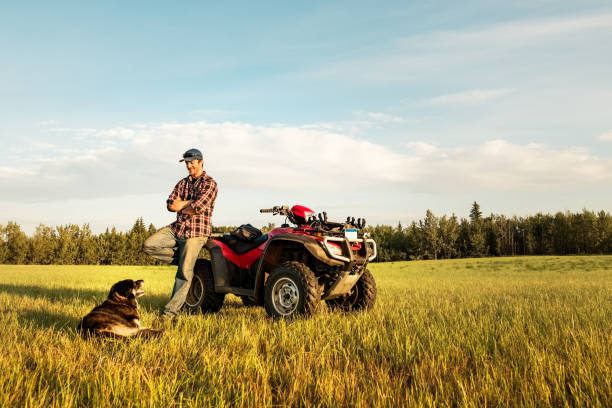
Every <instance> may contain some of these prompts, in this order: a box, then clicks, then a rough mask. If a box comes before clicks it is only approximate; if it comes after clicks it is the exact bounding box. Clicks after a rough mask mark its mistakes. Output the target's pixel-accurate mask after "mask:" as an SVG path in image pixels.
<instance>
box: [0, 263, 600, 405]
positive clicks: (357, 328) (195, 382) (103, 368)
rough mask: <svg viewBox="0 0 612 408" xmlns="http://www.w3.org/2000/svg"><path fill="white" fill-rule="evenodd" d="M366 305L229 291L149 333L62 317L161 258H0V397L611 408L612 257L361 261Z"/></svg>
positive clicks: (154, 296)
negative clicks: (351, 309)
mask: <svg viewBox="0 0 612 408" xmlns="http://www.w3.org/2000/svg"><path fill="white" fill-rule="evenodd" d="M371 270H372V271H373V273H374V276H375V278H376V281H377V285H378V301H377V303H376V307H375V308H374V310H372V311H371V312H369V313H355V314H344V313H338V312H333V313H332V312H329V311H327V310H325V308H323V311H322V312H321V313H319V314H317V315H315V316H313V317H312V318H310V319H299V320H295V321H292V322H284V321H280V322H276V321H272V320H271V319H269V318H268V317H267V315H266V314H265V312H264V310H263V308H245V307H243V306H242V305H241V303H240V301H239V299H238V298H236V297H233V296H228V297H227V298H226V303H225V305H224V307H223V309H222V311H221V312H220V313H219V314H217V315H211V316H184V317H182V318H181V319H180V320H179V322H178V324H177V325H176V326H175V327H173V328H171V329H169V330H167V332H166V335H165V336H164V337H163V338H162V339H160V340H155V341H146V340H142V339H133V340H130V341H102V342H97V341H85V340H83V339H81V338H80V336H78V334H77V332H76V330H75V327H76V325H77V323H78V321H79V319H80V318H81V317H82V316H84V315H85V314H86V313H87V312H89V311H90V310H91V308H93V306H94V305H96V304H98V303H100V302H102V300H103V299H104V298H105V296H106V294H107V291H108V289H109V288H110V286H111V285H112V284H113V283H114V282H115V281H117V280H120V279H123V278H134V279H137V278H142V279H144V280H145V284H146V287H145V288H146V289H147V295H146V296H145V297H143V298H141V302H140V304H141V312H142V315H143V321H144V323H145V325H146V324H150V323H151V321H152V320H153V319H154V317H155V315H156V314H157V311H158V310H159V309H160V308H161V307H162V306H163V305H164V304H165V302H166V301H167V299H168V296H169V293H170V291H171V287H172V284H173V278H174V270H173V269H172V268H169V267H119V266H117V267H114V266H112V267H104V266H9V265H0V319H1V325H2V330H1V331H0V355H1V357H0V406H2V407H8V406H24V407H37V406H40V407H43V406H44V407H49V406H92V407H116V406H160V407H169V406H193V407H199V406H219V407H235V406H301V405H306V406H309V405H322V406H351V407H352V406H363V407H370V406H406V405H407V406H473V407H482V406H502V407H506V406H602V407H605V406H608V407H609V406H612V391H611V390H612V374H611V373H612V337H611V333H612V257H611V256H597V257H595V256H594V257H520V258H496V259H466V260H449V261H419V262H396V263H386V264H374V265H372V266H371Z"/></svg>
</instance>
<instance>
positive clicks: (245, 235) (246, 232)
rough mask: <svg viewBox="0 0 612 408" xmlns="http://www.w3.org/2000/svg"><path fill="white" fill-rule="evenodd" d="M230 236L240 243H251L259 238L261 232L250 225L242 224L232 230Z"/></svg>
mask: <svg viewBox="0 0 612 408" xmlns="http://www.w3.org/2000/svg"><path fill="white" fill-rule="evenodd" d="M231 234H232V235H233V236H234V237H236V238H237V239H239V240H241V241H253V240H254V239H256V238H258V237H260V236H261V231H260V230H258V229H257V228H255V227H254V226H252V225H251V224H243V225H241V226H239V227H238V228H236V229H235V230H233V231H232V232H231Z"/></svg>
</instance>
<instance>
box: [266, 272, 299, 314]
mask: <svg viewBox="0 0 612 408" xmlns="http://www.w3.org/2000/svg"><path fill="white" fill-rule="evenodd" d="M299 300H300V294H299V292H298V288H297V286H296V284H295V282H294V281H292V280H291V279H289V278H281V279H279V280H278V281H276V283H275V284H274V287H273V288H272V304H273V305H274V309H276V311H277V312H278V313H280V314H282V315H289V314H291V313H293V312H294V311H295V309H296V308H297V305H298V302H299Z"/></svg>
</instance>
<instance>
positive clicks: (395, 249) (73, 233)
mask: <svg viewBox="0 0 612 408" xmlns="http://www.w3.org/2000/svg"><path fill="white" fill-rule="evenodd" d="M235 228H236V227H232V226H225V227H214V228H213V231H214V232H230V231H232V230H234V229H235ZM272 228H274V224H268V225H267V226H264V227H263V228H262V231H263V232H264V233H265V232H267V231H269V230H270V229H272ZM156 230H157V229H156V228H155V226H154V225H153V224H149V225H148V226H146V225H145V223H144V221H143V219H142V218H138V219H137V220H136V222H135V223H134V225H133V226H132V228H131V229H130V230H128V231H126V232H122V231H117V230H116V228H114V227H113V228H111V229H108V228H107V229H106V231H105V232H104V233H101V234H97V235H96V234H93V233H92V232H91V229H90V227H89V225H88V224H84V225H82V226H78V225H74V224H68V225H62V226H57V227H49V226H46V225H42V224H41V225H39V226H38V227H36V231H35V232H34V234H33V235H32V236H28V235H26V234H25V233H24V232H23V231H22V229H21V227H20V226H19V224H17V223H15V222H8V223H7V224H6V225H0V263H2V264H43V265H48V264H64V265H68V264H81V265H154V264H156V263H158V262H157V261H155V260H154V259H153V258H151V257H149V256H147V255H146V254H145V253H144V252H143V251H142V243H143V242H144V240H145V239H146V238H147V237H149V236H150V235H151V234H153V233H154V232H156ZM366 231H367V232H368V233H369V234H370V235H371V237H372V238H373V239H374V240H375V241H376V243H377V244H378V258H377V261H380V262H385V261H404V260H415V259H449V258H466V257H483V256H512V255H570V254H611V253H612V216H611V215H610V213H608V212H606V211H599V212H597V213H595V212H592V211H588V210H586V209H585V210H583V211H582V212H578V213H572V212H565V213H563V212H558V213H556V214H554V215H551V214H541V213H538V214H536V215H532V216H528V217H516V216H514V217H506V216H504V215H495V214H491V215H489V216H486V217H485V216H483V215H482V211H481V210H480V206H479V205H478V203H476V202H474V203H473V204H472V209H471V211H470V214H469V217H468V218H458V217H457V216H456V215H454V214H453V215H451V216H447V215H443V216H436V215H434V214H433V213H432V212H431V211H429V210H427V212H426V213H425V218H423V219H421V220H419V221H418V222H417V221H414V222H412V223H411V224H410V225H408V226H406V227H404V226H403V225H402V224H401V223H400V224H398V225H397V226H395V227H393V226H389V225H376V226H368V227H366Z"/></svg>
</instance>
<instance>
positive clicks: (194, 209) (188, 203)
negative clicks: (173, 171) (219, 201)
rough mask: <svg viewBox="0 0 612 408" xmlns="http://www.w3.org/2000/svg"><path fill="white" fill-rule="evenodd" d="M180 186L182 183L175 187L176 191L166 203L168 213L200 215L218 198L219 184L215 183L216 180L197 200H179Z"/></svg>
mask: <svg viewBox="0 0 612 408" xmlns="http://www.w3.org/2000/svg"><path fill="white" fill-rule="evenodd" d="M180 184H181V182H179V183H178V184H177V185H176V187H174V190H172V193H170V197H168V200H167V201H166V205H167V208H168V211H173V212H180V213H182V214H188V215H196V214H200V213H202V211H203V210H204V208H205V207H206V206H207V205H210V203H211V202H213V201H214V200H215V198H216V197H217V183H215V182H214V180H213V181H212V182H211V183H209V184H207V185H206V186H205V187H204V189H203V191H201V194H200V196H199V197H198V198H197V199H195V200H181V199H179V197H180V193H179V190H180Z"/></svg>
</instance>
